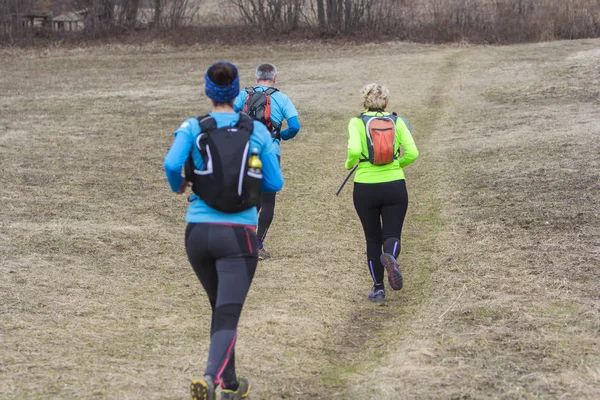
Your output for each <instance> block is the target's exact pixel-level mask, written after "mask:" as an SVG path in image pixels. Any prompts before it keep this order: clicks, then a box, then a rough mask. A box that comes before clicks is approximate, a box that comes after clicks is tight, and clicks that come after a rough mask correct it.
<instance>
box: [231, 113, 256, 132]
mask: <svg viewBox="0 0 600 400" xmlns="http://www.w3.org/2000/svg"><path fill="white" fill-rule="evenodd" d="M235 126H236V127H237V128H238V129H244V130H247V131H248V132H249V135H251V134H252V132H253V131H254V120H253V119H252V118H251V117H250V116H249V115H248V114H246V113H243V112H241V113H240V119H239V120H238V122H237V124H235Z"/></svg>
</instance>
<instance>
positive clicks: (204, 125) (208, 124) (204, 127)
mask: <svg viewBox="0 0 600 400" xmlns="http://www.w3.org/2000/svg"><path fill="white" fill-rule="evenodd" d="M198 123H199V124H200V132H203V133H208V132H210V131H212V130H215V129H217V122H216V121H215V119H214V118H213V117H212V116H211V115H210V114H206V115H201V116H199V117H198Z"/></svg>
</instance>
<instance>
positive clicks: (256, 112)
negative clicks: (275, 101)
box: [242, 87, 281, 139]
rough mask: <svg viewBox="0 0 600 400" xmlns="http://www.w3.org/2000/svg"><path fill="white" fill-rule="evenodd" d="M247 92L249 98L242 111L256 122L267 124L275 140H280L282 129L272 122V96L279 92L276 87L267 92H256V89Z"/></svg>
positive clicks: (248, 89)
mask: <svg viewBox="0 0 600 400" xmlns="http://www.w3.org/2000/svg"><path fill="white" fill-rule="evenodd" d="M245 90H246V92H247V93H248V96H247V97H246V103H245V104H244V109H243V110H242V111H243V112H245V113H246V114H248V115H249V116H250V117H251V118H254V119H255V120H256V121H260V122H262V123H263V124H265V126H266V127H267V129H268V130H269V132H271V137H272V138H273V139H280V138H281V136H280V134H279V132H280V130H281V127H280V126H277V125H275V124H274V123H273V121H272V120H271V95H272V94H273V93H275V92H278V91H279V90H278V89H275V88H274V87H270V88H268V89H267V90H265V91H262V90H256V89H255V88H246V89H245Z"/></svg>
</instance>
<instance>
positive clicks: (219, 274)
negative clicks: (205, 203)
mask: <svg viewBox="0 0 600 400" xmlns="http://www.w3.org/2000/svg"><path fill="white" fill-rule="evenodd" d="M185 248H186V252H187V255H188V259H189V260H190V263H191V264H192V268H194V272H195V273H196V275H197V276H198V278H199V279H200V282H201V283H202V286H203V287H204V290H205V291H206V294H207V295H208V300H209V301H210V306H211V307H212V319H211V325H210V348H209V353H208V361H207V363H206V371H205V375H209V376H211V377H212V378H213V379H214V380H215V382H218V381H219V380H220V379H221V378H222V379H223V382H224V384H225V386H227V387H231V386H235V385H236V384H237V377H236V374H235V354H234V348H235V340H236V332H237V325H238V321H239V319H240V314H241V312H242V306H243V305H244V301H245V300H246V295H247V294H248V290H249V289H250V284H251V283H252V278H253V277H254V272H255V271H256V264H257V263H258V255H257V248H256V235H255V233H254V227H244V226H239V225H232V226H230V225H221V224H188V226H187V229H186V232H185Z"/></svg>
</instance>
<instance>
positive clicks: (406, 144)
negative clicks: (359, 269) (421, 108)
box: [346, 83, 419, 302]
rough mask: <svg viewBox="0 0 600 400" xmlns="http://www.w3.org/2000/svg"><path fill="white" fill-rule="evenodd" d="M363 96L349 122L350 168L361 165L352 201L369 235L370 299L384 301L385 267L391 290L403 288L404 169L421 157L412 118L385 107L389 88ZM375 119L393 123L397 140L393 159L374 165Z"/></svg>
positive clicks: (372, 87) (371, 87)
mask: <svg viewBox="0 0 600 400" xmlns="http://www.w3.org/2000/svg"><path fill="white" fill-rule="evenodd" d="M361 96H362V99H363V107H364V109H365V111H364V112H363V113H362V114H361V115H360V116H358V117H355V118H352V119H351V120H350V122H349V123H348V158H347V160H346V169H352V168H353V167H355V165H356V163H359V165H358V166H357V168H356V175H355V177H354V192H353V201H354V208H355V209H356V213H357V214H358V217H359V219H360V222H361V224H362V227H363V230H364V233H365V238H366V242H367V264H368V267H369V272H370V274H371V278H372V279H373V290H372V291H371V292H370V293H369V294H368V299H369V300H371V301H374V302H384V301H385V286H384V282H383V281H384V269H385V270H386V271H387V275H388V282H389V284H390V286H391V287H392V289H394V290H400V289H401V288H402V273H401V271H400V265H399V264H398V262H397V258H398V255H399V254H400V249H401V241H400V237H401V234H402V225H403V223H404V218H405V216H406V210H407V208H408V192H407V190H406V182H405V180H404V171H403V168H404V167H406V166H408V165H410V164H411V163H413V162H414V161H415V160H416V159H417V157H418V156H419V151H418V150H417V146H416V145H415V141H414V140H413V137H412V128H411V127H410V125H409V124H408V122H407V121H406V120H404V119H403V118H402V117H399V116H397V115H396V114H393V113H390V112H387V111H385V109H386V108H387V106H388V101H389V90H388V88H387V87H385V86H382V85H379V84H376V83H371V84H368V85H365V86H364V87H363V88H362V90H361ZM373 117H379V119H380V120H386V119H389V120H391V121H393V125H391V126H392V127H393V128H392V129H393V130H392V132H393V133H392V138H391V139H390V140H391V141H393V158H391V162H389V163H387V164H383V165H376V164H377V162H374V161H373V157H372V156H371V155H372V154H373V146H372V145H371V146H370V143H372V142H371V140H370V139H369V137H370V133H369V135H368V132H371V131H372V128H371V129H370V130H369V131H367V128H366V126H367V124H370V123H371V121H373V120H372V118H373ZM388 123H389V122H388ZM390 143H391V142H390ZM369 147H371V149H370V148H369ZM390 148H391V147H390ZM370 150H371V151H370ZM390 151H391V150H390Z"/></svg>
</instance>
